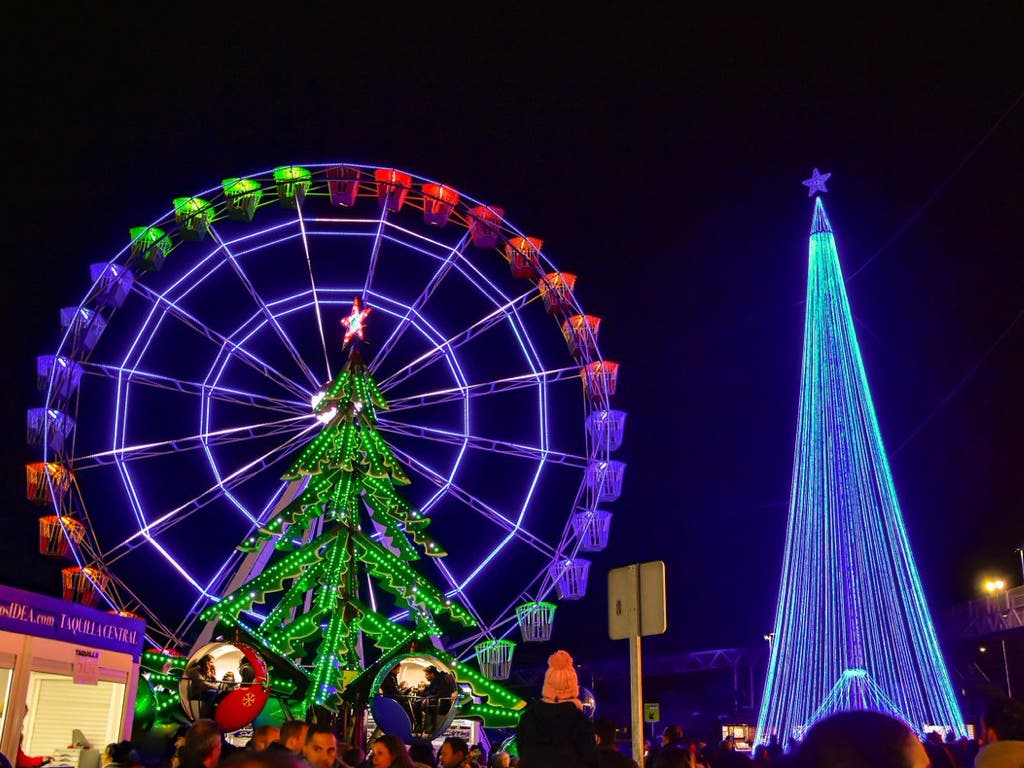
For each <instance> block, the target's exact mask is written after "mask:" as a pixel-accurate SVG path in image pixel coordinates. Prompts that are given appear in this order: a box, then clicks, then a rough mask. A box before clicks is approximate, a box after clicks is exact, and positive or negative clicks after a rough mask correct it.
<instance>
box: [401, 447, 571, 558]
mask: <svg viewBox="0 0 1024 768" xmlns="http://www.w3.org/2000/svg"><path fill="white" fill-rule="evenodd" d="M391 452H392V453H394V454H395V456H397V457H398V458H399V459H401V461H402V464H403V465H405V466H407V467H410V468H411V469H412V470H413V471H414V472H416V473H417V474H419V475H421V476H422V477H424V478H425V479H427V480H429V481H430V482H431V483H433V484H434V485H436V486H437V487H438V488H439V489H441V490H442V491H445V492H447V493H449V494H451V495H452V496H453V497H454V498H456V499H458V500H459V501H461V502H462V503H463V504H465V505H466V506H467V507H469V508H470V509H472V510H473V511H475V512H477V513H479V514H481V515H483V517H485V518H486V519H488V520H490V521H491V522H493V523H495V524H496V525H498V527H500V528H502V529H503V530H505V531H506V532H508V533H512V534H514V535H515V536H516V537H518V538H519V539H521V540H522V541H523V542H525V543H526V544H527V545H529V546H530V547H532V548H533V549H535V550H537V551H538V552H540V553H541V554H543V555H544V556H545V557H552V556H553V555H554V554H555V550H554V549H553V548H552V547H551V546H550V545H549V544H547V543H546V542H545V541H544V540H543V539H541V538H539V537H537V536H534V535H533V534H532V533H530V532H529V531H527V530H526V528H524V527H523V526H522V524H521V523H519V522H516V521H514V520H511V519H509V518H508V517H506V516H505V515H503V514H501V513H500V512H498V511H497V510H496V509H494V508H493V507H491V506H490V505H489V504H487V503H486V502H484V501H482V500H481V499H478V498H477V497H476V496H474V495H473V494H472V493H470V492H469V491H467V490H465V489H464V488H461V487H460V486H459V485H458V484H456V483H454V482H453V481H451V480H449V479H448V478H446V477H445V476H444V475H442V474H441V473H440V472H438V471H437V470H435V469H434V468H432V467H430V466H429V465H427V464H425V463H424V462H422V461H420V460H419V459H417V458H415V457H414V456H412V455H411V454H409V453H407V452H406V451H403V450H401V449H398V448H394V447H391Z"/></svg>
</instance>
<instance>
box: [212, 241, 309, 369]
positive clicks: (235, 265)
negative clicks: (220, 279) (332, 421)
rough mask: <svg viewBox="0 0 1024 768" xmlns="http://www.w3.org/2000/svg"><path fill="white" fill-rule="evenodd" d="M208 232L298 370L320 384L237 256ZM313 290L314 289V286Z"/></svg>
mask: <svg viewBox="0 0 1024 768" xmlns="http://www.w3.org/2000/svg"><path fill="white" fill-rule="evenodd" d="M210 234H211V235H212V236H213V239H214V240H215V241H216V242H217V243H218V244H219V245H220V247H221V248H222V249H223V251H224V253H225V255H226V256H227V259H228V263H230V264H231V268H232V269H233V270H234V272H235V274H236V275H237V276H238V279H239V280H241V281H242V285H243V286H244V287H245V290H246V292H247V293H248V294H249V295H250V296H251V297H252V299H253V301H254V302H256V306H257V307H259V310H260V313H261V314H262V315H263V317H264V318H266V320H267V322H268V323H270V326H271V328H273V329H274V333H275V334H276V335H277V338H278V339H280V340H281V343H282V344H283V345H284V346H285V349H287V350H288V354H289V355H291V357H292V360H294V361H295V364H296V365H297V366H298V367H299V370H301V371H302V372H303V373H304V374H305V375H306V379H307V380H308V381H309V383H310V384H311V385H312V386H313V387H314V388H315V387H318V386H320V382H319V381H318V380H317V377H316V375H315V374H314V373H313V371H312V370H311V369H310V367H309V365H308V364H307V363H306V361H305V360H304V359H303V358H302V355H300V354H299V351H298V350H297V349H296V348H295V344H293V343H292V340H291V339H290V338H289V337H288V334H286V333H285V332H284V329H283V328H282V327H281V324H280V323H279V322H278V320H277V318H276V317H275V316H274V314H273V313H272V312H271V311H270V308H269V307H268V306H267V304H266V302H265V301H264V300H263V297H262V296H260V294H259V292H257V290H256V286H254V285H253V283H252V281H251V280H250V279H249V276H248V275H247V274H246V272H245V270H244V269H242V265H241V263H240V262H239V261H238V258H237V257H236V256H235V254H234V253H232V252H231V248H229V247H228V245H227V244H226V243H225V242H224V241H223V240H222V239H221V237H220V235H219V234H218V233H217V232H216V230H214V228H213V227H210ZM307 254H308V248H307ZM313 290H314V291H315V290H316V287H315V286H314V288H313ZM314 295H315V294H314Z"/></svg>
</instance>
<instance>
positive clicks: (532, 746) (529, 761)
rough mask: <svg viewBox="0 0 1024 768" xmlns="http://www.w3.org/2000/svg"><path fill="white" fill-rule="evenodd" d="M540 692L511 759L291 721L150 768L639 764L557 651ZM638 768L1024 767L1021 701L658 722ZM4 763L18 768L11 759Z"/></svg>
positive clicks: (113, 762) (123, 766) (190, 748)
mask: <svg viewBox="0 0 1024 768" xmlns="http://www.w3.org/2000/svg"><path fill="white" fill-rule="evenodd" d="M541 694H542V695H541V697H540V698H539V699H537V700H536V701H533V702H531V703H530V704H528V705H527V707H526V709H525V710H524V711H523V713H522V715H521V717H520V720H519V725H518V727H517V729H516V749H517V753H516V754H510V753H508V752H504V751H496V752H494V753H493V754H492V755H490V757H489V758H488V755H487V754H486V751H485V750H484V747H483V746H482V745H481V744H474V745H472V746H471V745H469V744H467V742H466V741H465V740H464V739H462V738H459V737H455V736H450V737H448V738H445V739H444V742H443V744H442V745H441V746H440V748H439V749H437V750H436V751H435V748H434V746H433V743H432V742H431V741H429V740H428V739H427V738H413V739H412V740H411V743H408V744H406V743H405V742H403V741H402V740H401V739H400V738H399V737H397V736H395V735H394V734H383V735H380V736H377V737H376V738H374V739H373V740H372V742H371V743H370V744H369V746H368V751H367V752H365V753H364V751H363V749H362V748H361V747H360V745H357V744H351V743H346V742H344V741H342V740H340V739H339V737H338V734H337V733H336V732H335V731H334V730H333V729H332V728H330V727H328V726H325V725H321V724H315V723H306V722H303V721H299V720H289V721H286V722H284V723H283V724H282V725H281V726H280V727H274V726H270V725H264V726H261V727H259V728H256V729H255V731H254V732H253V735H252V738H251V740H250V742H249V744H248V745H247V746H246V747H244V748H239V747H235V746H233V745H231V744H229V743H228V742H227V741H225V739H224V735H223V734H222V733H221V731H220V729H219V727H218V726H217V724H216V722H214V720H212V719H209V718H200V719H198V720H196V721H195V722H194V723H193V724H192V725H191V726H189V727H188V728H187V729H186V730H184V731H183V732H182V733H181V734H180V736H179V738H178V739H176V741H175V744H174V753H173V756H172V757H170V758H169V760H168V761H167V762H166V763H165V764H164V765H162V766H161V768H640V766H638V765H637V764H636V763H635V762H634V761H633V760H632V758H631V757H630V756H629V755H628V754H627V753H628V751H629V745H628V744H622V745H620V744H619V743H618V740H617V734H618V733H619V728H617V725H616V723H615V722H614V721H612V720H610V719H607V718H599V719H597V720H595V721H592V720H591V719H590V718H588V717H587V715H585V714H584V712H583V704H582V702H581V701H580V698H579V695H580V689H579V683H578V681H577V676H576V670H575V668H574V664H573V660H572V657H571V656H570V655H569V654H568V653H566V652H565V651H558V652H556V653H554V654H552V655H551V657H550V658H549V659H548V669H547V671H546V674H545V677H544V685H543V688H542V691H541ZM620 746H621V747H622V749H620ZM19 757H20V756H19ZM138 762H139V761H138V757H137V755H135V753H134V752H133V751H132V749H131V745H130V744H129V743H128V742H121V743H118V744H111V745H109V746H108V747H107V750H106V753H105V755H104V759H103V768H138ZM643 762H644V765H643V768H736V767H739V766H747V767H748V768H972V767H973V768H1024V703H1022V702H1020V701H1018V700H1015V699H1004V700H1000V701H997V702H994V703H993V704H992V705H991V706H990V707H989V708H988V709H987V710H986V711H985V713H984V717H983V718H982V733H981V734H980V739H973V740H969V739H953V738H946V739H943V738H942V737H941V736H939V735H938V734H929V736H928V737H927V738H925V739H924V740H922V739H920V738H918V737H917V736H916V735H915V733H914V732H913V731H912V730H911V729H910V728H909V727H908V726H907V725H906V724H904V723H903V722H902V721H900V720H898V719H896V718H894V717H890V716H889V715H885V714H881V713H878V712H869V711H847V712H840V713H837V714H834V715H832V716H831V717H828V718H826V719H824V720H821V721H819V722H817V723H816V724H815V725H814V726H812V727H811V728H810V729H809V730H808V731H807V733H806V734H805V736H804V738H803V739H802V740H801V742H800V743H799V744H798V743H796V742H793V741H791V742H790V743H788V744H786V745H783V744H780V743H778V742H777V741H775V740H772V741H771V742H770V743H769V744H762V745H758V746H757V747H756V748H755V749H754V751H753V753H752V754H748V753H747V752H742V751H740V750H738V749H737V748H736V744H735V743H734V742H733V741H732V740H731V739H725V740H722V741H721V742H719V743H717V744H708V743H705V742H703V741H699V740H697V739H691V738H688V735H687V734H686V732H685V731H684V729H683V728H682V727H681V726H679V725H670V726H668V727H666V728H665V729H664V731H663V733H662V738H661V743H660V744H659V745H656V746H654V747H652V748H650V749H649V750H647V751H646V752H645V756H644V761H643ZM0 768H2V766H0ZM8 768H9V766H8ZM15 768H27V766H22V761H21V760H20V759H19V762H18V765H17V766H16V767H15Z"/></svg>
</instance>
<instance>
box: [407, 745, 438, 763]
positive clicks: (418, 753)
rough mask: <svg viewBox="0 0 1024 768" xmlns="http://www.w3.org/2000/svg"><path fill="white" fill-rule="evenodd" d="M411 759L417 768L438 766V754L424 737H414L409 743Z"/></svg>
mask: <svg viewBox="0 0 1024 768" xmlns="http://www.w3.org/2000/svg"><path fill="white" fill-rule="evenodd" d="M409 759H410V760H412V764H413V765H414V766H415V768H437V754H436V753H435V752H434V747H433V745H432V744H431V743H430V742H429V741H426V740H424V739H413V741H412V743H411V744H410V745H409Z"/></svg>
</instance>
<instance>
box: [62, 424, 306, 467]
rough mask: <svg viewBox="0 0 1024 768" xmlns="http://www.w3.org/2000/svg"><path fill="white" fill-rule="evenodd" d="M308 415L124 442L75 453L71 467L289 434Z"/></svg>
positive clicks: (109, 462) (101, 465)
mask: <svg viewBox="0 0 1024 768" xmlns="http://www.w3.org/2000/svg"><path fill="white" fill-rule="evenodd" d="M309 418H310V417H309V415H305V416H290V417H288V418H286V419H278V420H276V421H266V422H263V423H261V424H246V425H245V426H241V427H230V428H227V429H217V430H213V431H210V432H200V433H198V434H194V435H185V436H182V437H176V438H172V439H169V440H161V441H159V442H153V443H140V444H138V445H129V446H121V447H119V448H115V449H113V450H109V451H100V452H98V453H91V454H87V455H84V456H76V457H75V458H74V460H73V461H72V463H71V469H73V470H74V471H75V472H81V471H83V470H87V469H94V468H96V467H105V466H109V465H110V464H114V463H118V462H125V461H138V460H140V459H149V458H153V457H155V456H166V455H169V454H173V453H181V452H183V451H191V450H195V449H196V448H211V447H215V446H218V445H226V444H228V443H235V442H239V441H242V440H250V439H253V438H263V437H273V436H274V435H280V434H287V433H289V432H295V431H297V430H299V429H301V428H302V426H303V424H302V422H308V421H309Z"/></svg>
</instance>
